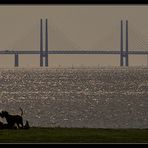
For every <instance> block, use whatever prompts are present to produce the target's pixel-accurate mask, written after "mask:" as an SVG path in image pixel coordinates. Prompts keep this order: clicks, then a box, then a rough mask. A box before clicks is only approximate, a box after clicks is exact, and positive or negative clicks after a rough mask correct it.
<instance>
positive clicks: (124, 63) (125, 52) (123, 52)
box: [120, 20, 129, 66]
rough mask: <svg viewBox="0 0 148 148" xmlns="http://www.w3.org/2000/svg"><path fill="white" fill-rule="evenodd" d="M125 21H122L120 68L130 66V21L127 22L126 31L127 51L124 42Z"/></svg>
mask: <svg viewBox="0 0 148 148" xmlns="http://www.w3.org/2000/svg"><path fill="white" fill-rule="evenodd" d="M123 33H124V32H123V21H122V20H121V42H120V45H121V47H120V66H129V60H128V21H127V20H126V31H125V33H126V34H125V50H124V40H123V37H124V36H123Z"/></svg>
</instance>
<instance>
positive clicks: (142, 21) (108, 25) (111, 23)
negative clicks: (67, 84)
mask: <svg viewBox="0 0 148 148" xmlns="http://www.w3.org/2000/svg"><path fill="white" fill-rule="evenodd" d="M147 15H148V5H145V6H144V5H143V6H138V5H135V6H134V5H133V6H131V5H130V6H128V5H123V6H120V5H115V6H114V5H109V6H107V5H104V6H103V5H90V6H89V5H66V6H64V5H59V6H58V5H45V6H44V5H41V6H39V5H35V6H33V5H30V6H29V5H26V6H25V5H20V6H19V5H17V6H14V5H10V6H8V5H6V6H4V5H1V6H0V50H4V49H8V50H11V49H13V50H15V49H16V50H39V47H40V44H39V39H40V36H39V33H40V32H39V29H40V18H43V19H45V18H48V29H49V50H55V49H59V50H60V49H61V50H62V49H65V50H66V49H88V50H93V49H96V50H99V49H100V50H105V49H108V50H120V20H121V19H122V20H126V19H127V20H128V22H129V48H130V49H131V50H132V49H135V50H138V49H139V48H141V49H142V50H147V49H148V19H147ZM119 58H120V57H119V56H111V55H49V66H52V67H53V66H56V67H57V66H58V65H61V66H71V65H72V64H73V65H74V66H78V65H86V66H92V65H93V66H97V65H98V64H99V65H104V66H106V65H114V66H117V65H119V61H120V59H119ZM129 62H130V65H146V64H147V56H130V57H129ZM19 63H20V66H21V67H26V66H29V67H32V66H35V67H37V66H39V63H40V61H39V55H21V56H19ZM13 65H14V56H13V55H0V67H2V66H6V67H7V66H13Z"/></svg>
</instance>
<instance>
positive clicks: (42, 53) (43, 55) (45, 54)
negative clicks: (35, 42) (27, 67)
mask: <svg viewBox="0 0 148 148" xmlns="http://www.w3.org/2000/svg"><path fill="white" fill-rule="evenodd" d="M44 33H45V50H44V38H43V35H44ZM44 58H45V66H48V20H47V19H46V20H45V32H44V27H43V20H42V19H41V20H40V66H41V67H43V66H44Z"/></svg>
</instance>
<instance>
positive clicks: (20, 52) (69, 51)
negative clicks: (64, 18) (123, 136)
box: [0, 50, 148, 55]
mask: <svg viewBox="0 0 148 148" xmlns="http://www.w3.org/2000/svg"><path fill="white" fill-rule="evenodd" d="M43 53H45V51H43ZM124 53H125V52H124ZM0 54H40V51H39V50H38V51H37V50H32V51H31V50H30V51H29V50H22V51H21V50H16V51H7V50H5V51H0ZM48 54H121V52H120V51H97V50H92V51H91V50H49V51H48ZM128 54H138V55H143V54H148V51H128Z"/></svg>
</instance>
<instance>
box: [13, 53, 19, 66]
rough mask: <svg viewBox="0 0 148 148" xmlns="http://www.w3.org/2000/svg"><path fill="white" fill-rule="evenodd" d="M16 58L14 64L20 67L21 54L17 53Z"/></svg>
mask: <svg viewBox="0 0 148 148" xmlns="http://www.w3.org/2000/svg"><path fill="white" fill-rule="evenodd" d="M14 58H15V62H14V66H15V67H18V66H19V55H18V53H15V55H14Z"/></svg>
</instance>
